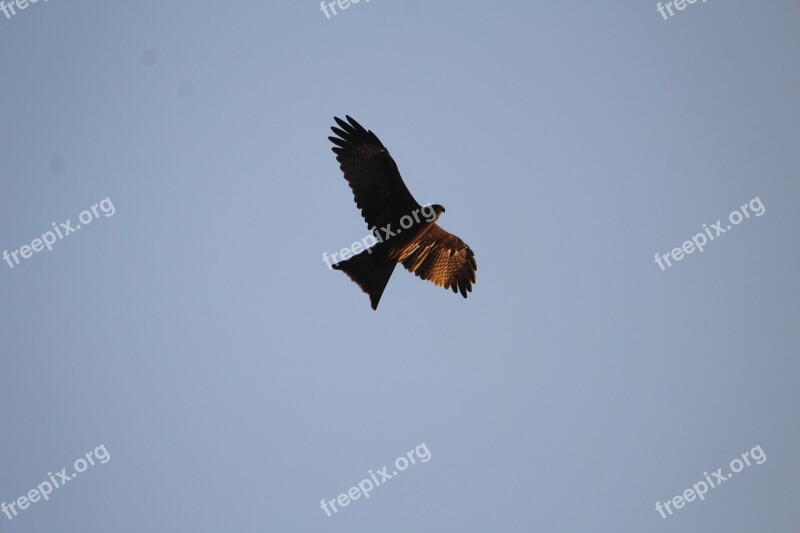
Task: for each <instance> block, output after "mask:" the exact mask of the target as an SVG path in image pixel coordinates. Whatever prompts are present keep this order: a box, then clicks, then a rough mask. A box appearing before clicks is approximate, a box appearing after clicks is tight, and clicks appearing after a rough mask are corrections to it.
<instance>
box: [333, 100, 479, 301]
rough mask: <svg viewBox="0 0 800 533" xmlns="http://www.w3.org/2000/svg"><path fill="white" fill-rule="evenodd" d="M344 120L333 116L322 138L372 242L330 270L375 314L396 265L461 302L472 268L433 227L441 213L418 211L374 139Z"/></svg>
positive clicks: (453, 239)
mask: <svg viewBox="0 0 800 533" xmlns="http://www.w3.org/2000/svg"><path fill="white" fill-rule="evenodd" d="M345 118H346V120H342V119H341V118H339V117H333V119H334V120H335V121H336V124H337V125H338V127H337V126H333V127H331V130H332V131H333V133H335V134H336V136H335V137H333V136H331V137H328V139H329V140H330V141H331V142H332V143H333V145H334V146H333V147H332V148H331V149H332V150H333V152H334V154H336V160H337V161H338V162H339V167H340V168H341V170H342V172H343V173H344V178H345V180H346V181H347V183H348V184H349V185H350V189H351V190H352V192H353V196H354V199H355V203H356V206H357V207H358V208H359V209H360V210H361V215H362V216H363V217H364V221H365V222H366V223H367V226H368V228H369V230H370V231H372V233H373V235H374V240H375V242H374V243H372V246H370V247H369V248H367V249H366V250H365V251H362V252H361V253H359V254H356V255H353V256H352V257H350V258H349V259H346V260H343V261H340V262H338V263H336V264H334V265H332V266H331V267H332V268H333V269H334V270H339V271H342V272H344V273H345V274H347V276H348V277H349V278H350V279H351V280H352V281H354V282H355V283H356V284H357V285H358V286H359V287H360V288H361V290H362V291H364V292H365V293H367V295H368V296H369V299H370V304H371V306H372V309H373V310H377V309H378V303H379V302H380V299H381V296H382V295H383V291H384V290H385V289H386V285H387V284H388V283H389V278H390V277H391V276H392V272H394V268H395V266H397V263H402V265H403V266H404V267H405V268H406V270H408V271H409V272H413V273H414V274H415V275H416V276H418V277H419V278H421V279H423V280H428V281H431V282H433V283H434V284H436V285H438V286H440V287H444V288H445V289H451V290H452V291H453V292H455V293H458V292H460V293H461V295H462V296H463V297H464V298H466V297H467V293H469V292H472V285H473V284H474V283H476V275H475V272H476V271H477V270H478V264H477V262H476V261H475V254H474V253H473V251H472V249H471V248H470V247H469V246H467V244H466V243H464V241H462V240H461V239H460V238H458V237H457V236H455V235H453V234H452V233H449V232H447V231H445V230H444V229H442V228H441V227H440V226H439V225H438V224H436V221H437V220H438V219H439V217H441V216H442V214H443V213H444V212H445V208H444V207H443V206H441V205H439V204H433V205H431V204H426V205H425V206H421V205H420V204H419V203H418V202H417V201H416V200H415V199H414V197H413V196H412V195H411V193H410V192H409V190H408V188H407V187H406V185H405V183H404V182H403V178H402V177H401V176H400V171H399V170H398V168H397V164H396V163H395V161H394V159H392V156H391V155H389V151H388V150H387V149H386V147H385V146H384V145H383V143H381V141H380V140H379V139H378V137H377V136H376V135H375V134H374V133H372V131H370V130H367V129H365V128H364V127H363V126H361V124H359V123H358V122H356V121H355V119H353V118H352V117H350V116H349V115H345ZM421 214H422V215H425V216H424V218H423V217H421V216H420V215H421ZM343 259H344V258H343Z"/></svg>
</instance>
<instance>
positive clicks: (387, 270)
mask: <svg viewBox="0 0 800 533" xmlns="http://www.w3.org/2000/svg"><path fill="white" fill-rule="evenodd" d="M371 250H372V253H369V252H361V253H360V254H358V255H354V256H353V257H351V258H350V259H348V260H346V261H342V262H341V263H337V264H335V265H333V268H334V269H336V270H341V271H342V272H344V273H345V274H347V275H348V276H349V277H350V279H351V280H353V281H354V282H355V283H356V284H357V285H358V286H359V287H361V290H362V291H364V292H365V293H367V294H368V295H369V301H370V303H371V304H372V308H373V309H377V308H378V302H379V301H380V300H381V295H383V290H384V289H385V288H386V284H387V283H389V278H390V277H392V272H394V267H395V266H396V265H397V261H396V260H395V259H390V258H389V254H388V253H387V252H386V251H385V250H384V249H382V248H380V247H379V246H378V247H374V248H372V249H371Z"/></svg>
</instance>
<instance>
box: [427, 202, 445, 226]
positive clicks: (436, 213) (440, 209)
mask: <svg viewBox="0 0 800 533" xmlns="http://www.w3.org/2000/svg"><path fill="white" fill-rule="evenodd" d="M429 210H431V211H433V217H434V218H433V220H432V221H431V222H436V221H437V220H439V217H440V216H442V213H444V206H443V205H439V204H433V205H431V206H430V207H429Z"/></svg>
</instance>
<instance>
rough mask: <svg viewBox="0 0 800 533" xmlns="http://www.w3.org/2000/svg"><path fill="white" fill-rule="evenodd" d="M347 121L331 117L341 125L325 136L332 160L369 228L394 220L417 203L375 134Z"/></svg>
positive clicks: (412, 210) (412, 209) (351, 119)
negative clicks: (332, 134)
mask: <svg viewBox="0 0 800 533" xmlns="http://www.w3.org/2000/svg"><path fill="white" fill-rule="evenodd" d="M345 116H346V117H347V122H345V121H344V120H342V119H340V118H338V117H333V118H334V120H335V121H336V123H337V124H338V125H339V126H341V129H340V128H337V127H336V126H333V127H332V128H331V130H333V132H334V133H335V134H336V135H338V137H328V139H330V141H331V142H332V143H333V144H335V145H336V146H334V147H333V148H332V150H333V152H334V153H335V154H336V160H337V161H338V162H339V166H340V167H341V169H342V171H343V172H344V177H345V179H346V180H347V182H348V183H349V184H350V188H351V189H352V190H353V196H354V197H355V201H356V205H357V206H358V208H359V209H361V215H362V216H363V217H364V220H365V221H366V222H367V225H368V226H369V228H370V229H376V228H382V227H384V226H386V225H387V224H389V223H395V224H396V223H397V221H398V220H400V218H402V217H403V216H404V215H409V214H411V213H413V212H414V211H415V210H416V209H419V208H420V206H419V204H418V203H417V201H416V200H414V197H413V196H411V193H410V192H409V191H408V188H406V185H405V183H403V178H402V177H400V171H399V170H398V169H397V165H396V164H395V162H394V159H392V156H391V155H389V151H388V150H387V149H386V148H385V147H384V146H383V144H381V141H380V140H379V139H378V137H377V136H376V135H375V134H374V133H372V132H371V131H367V130H366V129H364V127H363V126H361V124H359V123H358V122H356V121H355V120H354V119H353V118H351V117H350V116H347V115H345Z"/></svg>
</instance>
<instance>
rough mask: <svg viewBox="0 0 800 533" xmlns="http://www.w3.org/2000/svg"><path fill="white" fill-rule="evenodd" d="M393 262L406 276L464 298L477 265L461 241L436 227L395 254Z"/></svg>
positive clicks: (473, 278)
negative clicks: (451, 291) (413, 276)
mask: <svg viewBox="0 0 800 533" xmlns="http://www.w3.org/2000/svg"><path fill="white" fill-rule="evenodd" d="M395 254H396V257H395V258H396V259H397V260H398V261H400V262H401V263H403V266H404V267H406V269H407V270H408V271H409V272H413V273H414V274H416V275H417V276H419V277H420V278H422V279H427V280H430V281H432V282H433V283H435V284H436V285H439V286H440V287H444V288H445V289H452V290H453V292H461V296H463V297H464V298H466V297H467V293H468V292H472V284H473V283H475V271H476V270H478V264H477V263H476V262H475V254H473V253H472V250H471V249H470V247H469V246H467V245H466V243H465V242H464V241H462V240H461V239H459V238H458V237H456V236H455V235H453V234H452V233H448V232H446V231H445V230H443V229H442V228H440V227H439V226H438V225H437V224H431V225H430V228H429V229H428V230H427V231H425V232H422V233H421V234H420V235H418V236H417V237H416V238H415V239H414V240H413V241H411V242H410V243H408V244H407V245H405V246H403V247H402V248H400V249H398V250H396V252H395Z"/></svg>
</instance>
